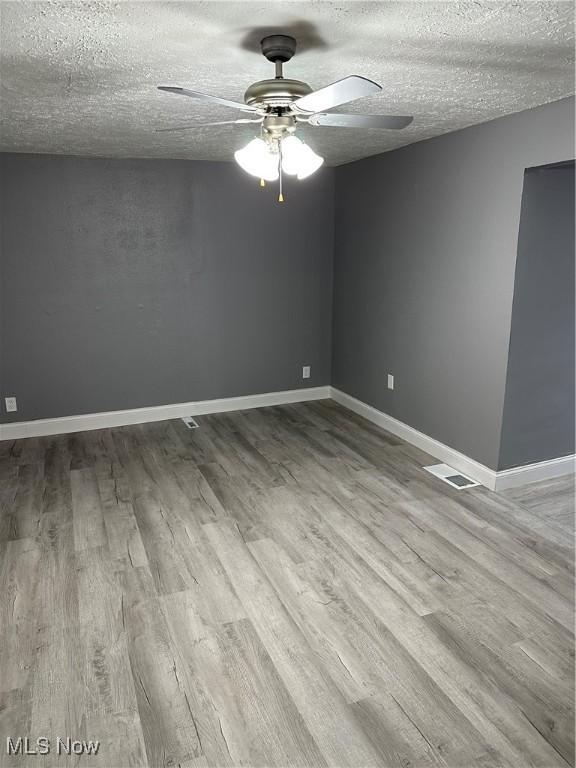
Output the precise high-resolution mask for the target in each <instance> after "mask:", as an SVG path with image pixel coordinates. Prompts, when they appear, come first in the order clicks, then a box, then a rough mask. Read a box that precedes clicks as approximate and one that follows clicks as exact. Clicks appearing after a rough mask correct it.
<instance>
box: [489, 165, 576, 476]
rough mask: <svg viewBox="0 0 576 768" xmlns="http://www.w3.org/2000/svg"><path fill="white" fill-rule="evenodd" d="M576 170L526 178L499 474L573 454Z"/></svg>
mask: <svg viewBox="0 0 576 768" xmlns="http://www.w3.org/2000/svg"><path fill="white" fill-rule="evenodd" d="M574 278H575V275H574V164H572V165H571V166H570V167H564V168H558V167H557V168H541V169H531V170H529V171H527V172H526V175H525V177H524V191H523V194H522V212H521V216H520V234H519V237H518V258H517V260H516V277H515V281H514V302H513V306H512V328H511V331H510V352H509V357H508V374H507V378H506V396H505V399H504V417H503V423H502V437H501V447H500V461H499V468H500V469H508V468H509V467H515V466H520V465H523V464H529V463H531V462H536V461H544V460H546V459H554V458H557V457H559V456H567V455H569V454H572V453H574V416H575V414H574V365H575V359H574V346H575V342H576V340H575V333H574V322H575V317H574Z"/></svg>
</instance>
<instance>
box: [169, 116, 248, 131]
mask: <svg viewBox="0 0 576 768" xmlns="http://www.w3.org/2000/svg"><path fill="white" fill-rule="evenodd" d="M261 122H262V120H249V119H248V118H240V120H220V121H218V122H216V123H194V125H179V126H177V127H176V128H156V133H167V132H169V131H190V130H192V129H194V128H204V127H205V126H210V125H248V124H249V123H254V124H255V125H259V124H260V123H261Z"/></svg>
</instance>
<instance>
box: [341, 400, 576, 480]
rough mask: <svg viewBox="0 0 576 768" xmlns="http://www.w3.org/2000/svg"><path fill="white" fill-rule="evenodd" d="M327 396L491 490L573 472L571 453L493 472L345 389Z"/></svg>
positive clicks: (573, 460)
mask: <svg viewBox="0 0 576 768" xmlns="http://www.w3.org/2000/svg"><path fill="white" fill-rule="evenodd" d="M331 396H332V399H333V400H335V401H336V402H337V403H340V405H343V406H344V407H345V408H348V409H349V410H351V411H354V413H357V414H358V415H359V416H363V417H364V418H365V419H368V421H371V422H372V423H373V424H377V425H378V426H379V427H382V428H383V429H385V430H387V431H388V432H391V433H392V434H393V435H396V436H397V437H400V438H401V439H402V440H405V441H406V442H407V443H411V444H412V445H415V446H416V447H417V448H420V450H422V451H425V452H426V453H429V454H430V455H431V456H434V457H435V458H437V459H440V460H441V461H443V462H445V463H446V464H449V465H450V466H451V467H454V469H457V470H458V472H462V474H464V475H468V477H471V478H472V479H473V480H476V481H477V482H479V483H481V484H482V485H485V486H486V487H487V488H489V489H490V490H492V491H503V490H504V489H506V488H514V487H516V486H519V485H525V484H527V483H534V482H536V481H538V480H547V479H550V478H553V477H560V476H561V475H567V474H570V473H572V472H574V466H575V458H576V457H575V456H563V457H562V458H559V459H552V460H550V461H540V462H538V463H537V464H528V465H526V466H523V467H514V468H513V469H505V470H502V471H500V472H497V471H495V470H493V469H490V468H489V467H486V466H485V465H484V464H480V462H478V461H475V460H474V459H471V458H470V457H469V456H466V455H465V454H463V453H460V451H457V450H455V449H454V448H450V446H448V445H445V444H444V443H441V442H440V441H439V440H435V439H434V438H433V437H430V436H429V435H425V434H424V433H423V432H419V431H418V430H417V429H414V428H413V427H410V426H408V424H404V422H402V421H399V420H398V419H395V418H393V417H392V416H389V415H388V414H387V413H384V412H383V411H379V410H378V409H377V408H373V407H372V406H371V405H368V404H367V403H364V402H362V401H361V400H357V399H356V398H355V397H352V396H351V395H347V394H346V393H345V392H342V391H340V390H339V389H336V388H335V387H331Z"/></svg>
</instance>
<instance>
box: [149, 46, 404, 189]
mask: <svg viewBox="0 0 576 768" xmlns="http://www.w3.org/2000/svg"><path fill="white" fill-rule="evenodd" d="M260 45H261V47H262V53H263V55H264V56H265V57H266V58H267V59H268V61H271V62H273V63H274V65H275V68H276V73H275V77H274V78H273V79H270V80H260V81H258V82H257V83H252V85H250V86H249V87H248V89H247V91H246V93H245V94H244V103H243V104H242V103H241V102H237V101H230V100H229V99H222V98H220V97H219V96H212V95H210V94H207V93H202V92H200V91H195V90H191V89H189V88H182V87H180V86H176V85H159V86H158V88H159V90H161V91H167V92H168V93H174V94H179V95H181V96H189V97H191V98H194V99H208V100H209V101H213V102H215V103H217V104H222V105H223V106H226V107H231V108H232V109H238V110H241V111H242V112H245V113H248V114H249V115H250V117H240V118H238V119H236V120H223V121H218V122H213V123H196V124H195V125H184V126H179V127H177V128H161V129H159V130H160V131H182V130H190V129H193V128H196V127H198V126H211V125H250V124H254V125H259V126H260V136H259V137H258V138H254V139H253V140H252V141H251V142H249V143H248V144H247V145H246V146H245V147H244V148H243V149H240V150H238V151H237V152H235V153H234V157H235V159H236V162H237V163H238V164H239V165H240V166H241V167H242V168H243V169H244V170H245V171H247V172H248V173H250V174H252V175H253V176H256V177H257V178H259V179H260V184H261V186H264V185H265V182H266V181H276V180H277V179H280V193H279V196H278V200H279V201H280V202H282V201H283V200H284V197H283V194H282V174H283V173H286V174H288V175H291V176H296V177H297V178H298V179H304V178H306V177H308V176H310V175H311V174H312V173H314V171H316V170H318V168H319V167H320V166H321V165H322V163H323V162H324V159H323V158H322V157H320V156H319V155H317V154H316V153H315V152H314V151H313V150H312V149H311V148H310V147H309V146H308V145H307V144H305V143H304V142H302V141H301V140H300V139H298V138H297V137H296V136H295V135H294V134H295V132H296V129H297V127H298V124H299V123H306V124H308V125H313V126H329V127H335V128H383V129H387V130H398V129H401V128H405V127H406V126H407V125H409V124H410V123H411V122H412V120H413V118H412V117H407V116H397V115H357V114H356V115H354V114H352V115H346V114H341V113H336V112H330V111H329V110H331V109H333V108H334V107H339V106H341V105H342V104H348V103H349V102H351V101H355V100H356V99H360V98H362V97H363V96H368V95H370V94H372V93H376V92H378V91H380V90H382V88H381V86H380V85H378V84H377V83H374V82H373V81H372V80H368V79H367V78H365V77H360V76H359V75H351V76H350V77H345V78H344V79H343V80H338V81H337V82H335V83H332V84H331V85H327V86H325V87H324V88H320V89H318V90H316V91H313V90H312V88H311V87H310V86H309V85H308V83H304V82H302V81H301V80H290V79H288V78H285V77H284V75H283V65H284V64H285V63H286V62H287V61H290V59H291V58H292V57H293V56H294V54H295V52H296V40H295V39H294V38H293V37H290V36H289V35H269V36H268V37H265V38H264V39H263V40H262V41H261V43H260Z"/></svg>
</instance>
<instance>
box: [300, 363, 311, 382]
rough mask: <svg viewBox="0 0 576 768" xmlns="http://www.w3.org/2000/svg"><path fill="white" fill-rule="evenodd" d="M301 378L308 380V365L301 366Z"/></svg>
mask: <svg viewBox="0 0 576 768" xmlns="http://www.w3.org/2000/svg"><path fill="white" fill-rule="evenodd" d="M302 378H303V379H309V378H310V366H309V365H303V366H302Z"/></svg>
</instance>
